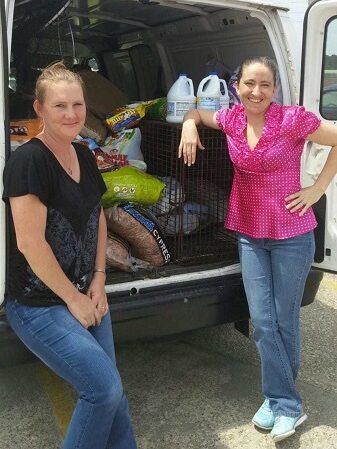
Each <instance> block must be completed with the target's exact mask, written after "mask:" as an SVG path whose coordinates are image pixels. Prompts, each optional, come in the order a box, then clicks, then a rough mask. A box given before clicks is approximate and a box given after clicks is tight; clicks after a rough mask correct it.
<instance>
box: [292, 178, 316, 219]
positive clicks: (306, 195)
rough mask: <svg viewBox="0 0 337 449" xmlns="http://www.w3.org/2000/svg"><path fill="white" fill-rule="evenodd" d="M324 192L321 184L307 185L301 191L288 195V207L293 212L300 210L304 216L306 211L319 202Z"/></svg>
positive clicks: (300, 213)
mask: <svg viewBox="0 0 337 449" xmlns="http://www.w3.org/2000/svg"><path fill="white" fill-rule="evenodd" d="M323 194H324V190H323V189H322V188H320V187H319V186H316V185H312V186H310V187H305V188H304V189H302V190H300V191H299V192H296V193H293V194H292V195H289V196H287V197H286V199H285V200H286V202H287V204H286V208H287V209H288V210H289V211H290V212H291V213H294V212H297V211H300V212H299V215H300V216H302V215H304V214H305V213H306V211H307V210H308V209H309V207H311V206H312V205H313V204H315V203H317V201H318V200H319V199H320V198H321V196H322V195H323Z"/></svg>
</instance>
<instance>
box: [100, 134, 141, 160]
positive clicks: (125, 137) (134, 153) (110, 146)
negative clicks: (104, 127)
mask: <svg viewBox="0 0 337 449" xmlns="http://www.w3.org/2000/svg"><path fill="white" fill-rule="evenodd" d="M141 142H142V134H141V132H140V129H139V128H134V129H125V130H124V131H121V132H119V133H117V134H114V135H113V136H110V137H108V138H107V139H106V140H105V142H104V145H103V146H102V150H103V151H104V152H105V153H108V154H124V155H125V156H127V157H128V159H131V160H137V161H143V160H144V157H143V154H142V152H141V149H140V145H141Z"/></svg>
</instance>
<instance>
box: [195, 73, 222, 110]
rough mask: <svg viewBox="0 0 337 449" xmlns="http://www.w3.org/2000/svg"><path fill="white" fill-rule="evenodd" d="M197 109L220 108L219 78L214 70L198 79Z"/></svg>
mask: <svg viewBox="0 0 337 449" xmlns="http://www.w3.org/2000/svg"><path fill="white" fill-rule="evenodd" d="M197 109H210V110H211V111H217V110H218V109H220V80H219V77H218V74H217V73H216V72H211V73H210V74H209V75H208V76H206V78H204V79H202V80H201V81H200V84H199V87H198V92H197Z"/></svg>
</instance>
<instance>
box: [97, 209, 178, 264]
mask: <svg viewBox="0 0 337 449" xmlns="http://www.w3.org/2000/svg"><path fill="white" fill-rule="evenodd" d="M104 212H105V217H106V220H107V226H108V229H109V231H111V232H113V233H114V234H117V235H118V236H119V237H121V238H122V239H123V240H125V241H127V242H128V244H129V245H130V247H131V254H132V255H133V256H134V257H136V258H138V259H141V260H143V261H145V262H148V263H149V264H150V265H151V266H153V267H160V266H162V265H164V264H167V263H169V262H170V260H171V254H170V252H169V249H168V246H167V244H166V241H165V237H164V234H163V232H162V230H161V229H160V226H159V225H158V224H157V223H156V222H155V220H154V217H152V216H151V215H150V214H149V213H148V212H146V211H145V210H143V209H142V208H140V207H137V206H135V207H133V206H131V205H125V206H114V207H111V208H109V209H105V211H104Z"/></svg>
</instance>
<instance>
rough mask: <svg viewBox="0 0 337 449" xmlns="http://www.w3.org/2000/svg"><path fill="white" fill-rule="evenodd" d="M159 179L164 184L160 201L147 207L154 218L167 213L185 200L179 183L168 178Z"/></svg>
mask: <svg viewBox="0 0 337 449" xmlns="http://www.w3.org/2000/svg"><path fill="white" fill-rule="evenodd" d="M159 179H161V180H162V181H163V182H164V183H165V192H164V195H163V197H162V198H161V199H160V201H158V202H157V203H156V204H154V205H153V206H151V207H149V210H150V212H151V213H152V214H153V215H155V216H156V217H158V216H160V215H163V214H167V213H169V212H170V211H172V210H173V209H175V208H176V207H178V206H180V205H181V203H183V202H184V200H185V195H184V191H183V188H182V186H181V184H180V183H179V181H177V180H176V179H175V178H173V177H170V176H161V177H160V178H159Z"/></svg>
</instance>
